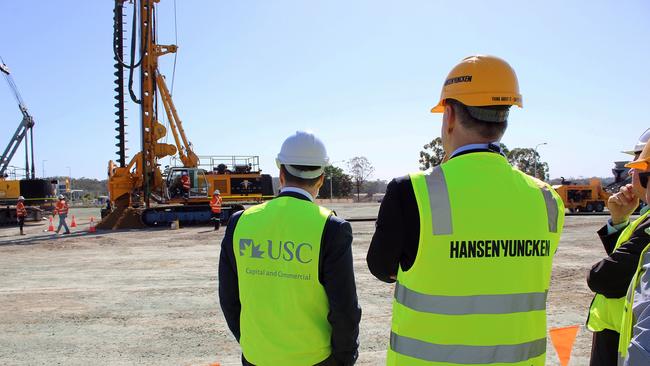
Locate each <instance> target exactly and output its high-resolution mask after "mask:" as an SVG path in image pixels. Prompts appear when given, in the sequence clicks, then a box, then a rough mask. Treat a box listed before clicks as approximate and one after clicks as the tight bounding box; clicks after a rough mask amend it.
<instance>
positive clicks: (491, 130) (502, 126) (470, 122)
mask: <svg viewBox="0 0 650 366" xmlns="http://www.w3.org/2000/svg"><path fill="white" fill-rule="evenodd" d="M445 103H446V104H448V105H450V106H451V107H452V108H454V112H456V116H457V117H458V122H459V123H460V124H461V125H463V127H465V128H467V129H469V130H472V131H474V132H476V133H478V134H479V136H481V137H483V138H485V139H489V140H494V141H496V140H499V139H500V138H501V137H502V136H503V134H504V133H505V132H506V128H508V121H504V122H487V121H482V120H480V119H476V118H474V117H472V115H471V114H470V113H469V111H468V110H467V106H466V105H465V104H463V103H461V102H459V101H457V100H456V99H447V100H445ZM480 108H482V109H487V110H493V111H507V110H508V109H510V106H509V105H488V106H481V107H480Z"/></svg>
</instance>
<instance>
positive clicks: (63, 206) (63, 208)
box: [54, 194, 70, 234]
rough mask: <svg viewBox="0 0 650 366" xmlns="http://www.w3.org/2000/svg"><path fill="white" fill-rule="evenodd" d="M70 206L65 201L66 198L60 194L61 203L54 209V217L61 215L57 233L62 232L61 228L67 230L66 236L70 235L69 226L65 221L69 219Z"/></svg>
mask: <svg viewBox="0 0 650 366" xmlns="http://www.w3.org/2000/svg"><path fill="white" fill-rule="evenodd" d="M68 210H69V206H68V203H67V202H66V201H65V197H64V196H63V195H62V194H60V195H59V201H58V202H57V203H56V206H55V207H54V215H59V226H58V227H57V228H56V233H57V234H58V233H59V231H61V227H64V228H65V232H64V234H70V229H68V224H67V223H66V222H65V219H66V218H67V217H68Z"/></svg>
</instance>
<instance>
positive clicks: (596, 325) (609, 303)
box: [587, 211, 650, 333]
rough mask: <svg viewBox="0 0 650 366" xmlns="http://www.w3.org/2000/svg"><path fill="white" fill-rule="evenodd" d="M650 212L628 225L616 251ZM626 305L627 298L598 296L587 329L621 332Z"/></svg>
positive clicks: (620, 236)
mask: <svg viewBox="0 0 650 366" xmlns="http://www.w3.org/2000/svg"><path fill="white" fill-rule="evenodd" d="M648 214H650V211H648V212H646V213H645V214H643V215H641V216H639V218H638V219H636V220H634V221H633V222H632V223H631V224H630V225H628V226H627V227H626V228H625V229H624V230H623V232H621V235H619V237H618V240H617V241H616V245H615V246H614V250H616V249H618V248H619V247H620V246H621V245H622V244H623V243H625V242H626V241H628V240H629V239H630V237H631V236H632V233H633V232H634V230H636V228H637V227H638V226H639V224H641V223H642V222H643V221H644V220H645V218H646V217H648ZM624 305H625V298H624V297H619V298H615V299H613V298H607V297H605V296H603V295H601V294H596V296H594V299H593V300H592V302H591V306H590V307H589V317H588V318H587V328H588V329H589V330H590V331H592V332H600V331H602V330H605V329H610V330H613V331H615V332H619V333H620V332H621V319H622V317H623V306H624Z"/></svg>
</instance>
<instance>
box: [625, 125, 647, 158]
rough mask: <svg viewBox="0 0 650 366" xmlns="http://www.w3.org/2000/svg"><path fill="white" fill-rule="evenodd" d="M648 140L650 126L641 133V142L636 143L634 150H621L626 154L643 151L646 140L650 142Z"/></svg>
mask: <svg viewBox="0 0 650 366" xmlns="http://www.w3.org/2000/svg"><path fill="white" fill-rule="evenodd" d="M648 140H650V128H648V129H647V130H645V132H644V133H643V134H641V137H639V142H637V143H636V145H634V148H632V150H628V151H621V152H622V153H624V154H629V155H636V154H638V153H640V152H641V151H643V147H644V146H645V144H646V142H648Z"/></svg>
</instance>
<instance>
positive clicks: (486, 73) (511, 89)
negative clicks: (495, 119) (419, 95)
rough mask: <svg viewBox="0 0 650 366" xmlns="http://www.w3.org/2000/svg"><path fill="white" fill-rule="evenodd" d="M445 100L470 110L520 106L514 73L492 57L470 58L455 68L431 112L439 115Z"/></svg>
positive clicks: (510, 68) (496, 58)
mask: <svg viewBox="0 0 650 366" xmlns="http://www.w3.org/2000/svg"><path fill="white" fill-rule="evenodd" d="M446 99H456V100H457V101H459V102H461V103H463V104H465V105H468V106H473V107H480V106H494V105H516V106H519V107H520V108H522V107H523V104H522V99H521V94H519V82H518V81H517V74H515V70H513V69H512V67H510V65H509V64H508V63H507V62H505V61H504V60H502V59H500V58H498V57H495V56H485V55H475V56H469V57H465V58H464V59H463V60H462V61H461V62H460V63H459V64H458V65H456V66H455V67H454V68H453V69H452V70H451V72H450V73H449V75H447V78H446V79H445V83H444V85H443V87H442V93H440V101H439V102H438V104H437V105H436V106H435V107H433V108H432V109H431V113H442V112H443V111H444V110H445V108H444V107H445V100H446Z"/></svg>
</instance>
